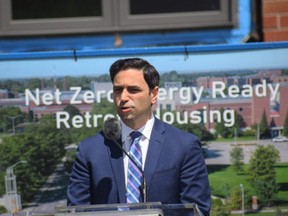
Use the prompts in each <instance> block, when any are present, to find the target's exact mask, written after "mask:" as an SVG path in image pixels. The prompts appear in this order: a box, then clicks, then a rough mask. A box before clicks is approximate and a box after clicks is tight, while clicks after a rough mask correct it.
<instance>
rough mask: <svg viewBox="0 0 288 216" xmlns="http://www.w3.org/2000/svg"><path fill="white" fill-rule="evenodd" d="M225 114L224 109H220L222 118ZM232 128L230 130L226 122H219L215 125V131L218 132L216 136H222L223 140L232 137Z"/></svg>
mask: <svg viewBox="0 0 288 216" xmlns="http://www.w3.org/2000/svg"><path fill="white" fill-rule="evenodd" d="M223 112H224V109H223V108H221V109H220V113H221V116H223ZM231 130H232V129H231V128H228V127H226V126H225V122H224V121H221V122H217V123H216V125H215V131H216V134H217V135H218V136H221V137H223V138H227V137H229V136H230V135H231Z"/></svg>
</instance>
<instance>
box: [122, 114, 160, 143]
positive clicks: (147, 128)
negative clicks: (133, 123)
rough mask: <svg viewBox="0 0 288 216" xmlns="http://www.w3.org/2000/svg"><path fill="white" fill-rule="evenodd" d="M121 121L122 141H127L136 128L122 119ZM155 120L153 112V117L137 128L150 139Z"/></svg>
mask: <svg viewBox="0 0 288 216" xmlns="http://www.w3.org/2000/svg"><path fill="white" fill-rule="evenodd" d="M120 121H121V124H122V142H125V140H126V139H127V137H128V136H129V134H130V133H131V132H132V131H134V130H133V129H132V128H130V127H128V126H127V125H126V124H125V123H124V122H123V121H122V120H120ZM154 121H155V117H154V115H153V114H151V118H150V119H149V120H148V121H147V122H146V124H145V125H143V126H142V127H141V128H139V129H138V130H137V131H139V132H141V133H142V134H143V136H144V137H145V138H146V139H148V140H150V137H151V133H152V128H153V125H154Z"/></svg>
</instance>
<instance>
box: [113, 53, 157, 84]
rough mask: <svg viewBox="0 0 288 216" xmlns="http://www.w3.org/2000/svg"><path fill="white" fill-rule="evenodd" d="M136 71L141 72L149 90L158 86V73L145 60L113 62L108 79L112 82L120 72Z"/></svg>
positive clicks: (135, 59)
mask: <svg viewBox="0 0 288 216" xmlns="http://www.w3.org/2000/svg"><path fill="white" fill-rule="evenodd" d="M128 69H138V70H142V71H143V76H144V79H145V81H146V83H147V84H148V86H149V89H150V90H152V89H154V88H155V87H156V86H159V82H160V75H159V73H158V71H157V70H156V69H155V68H154V67H153V66H152V65H151V64H150V63H149V62H148V61H146V60H144V59H141V58H126V59H119V60H117V61H115V62H114V63H113V64H112V65H111V67H110V69H109V72H110V78H111V81H112V83H113V82H114V77H115V75H116V74H117V73H118V72H119V71H121V70H128Z"/></svg>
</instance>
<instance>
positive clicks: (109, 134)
mask: <svg viewBox="0 0 288 216" xmlns="http://www.w3.org/2000/svg"><path fill="white" fill-rule="evenodd" d="M103 132H104V135H105V137H106V138H107V139H109V140H112V141H113V142H114V143H115V144H116V145H117V146H118V148H120V149H121V151H122V152H123V153H124V154H125V155H126V156H127V157H128V158H129V159H130V160H131V161H132V163H133V164H134V165H136V166H137V168H138V169H139V170H140V172H141V174H142V177H143V178H142V182H141V188H140V189H141V196H142V200H143V202H144V203H146V202H147V183H146V179H145V175H144V170H143V169H142V166H139V165H138V163H136V161H135V160H134V159H133V158H132V157H131V156H130V155H129V154H128V152H127V151H126V150H125V149H124V148H123V147H122V145H120V143H119V142H118V141H117V140H119V139H120V137H121V132H122V126H121V122H120V121H119V120H118V119H117V118H109V119H107V120H106V121H105V122H104V127H103Z"/></svg>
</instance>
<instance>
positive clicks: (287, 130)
mask: <svg viewBox="0 0 288 216" xmlns="http://www.w3.org/2000/svg"><path fill="white" fill-rule="evenodd" d="M282 133H283V135H284V136H288V111H287V113H286V117H285V122H284V127H283V132H282Z"/></svg>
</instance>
